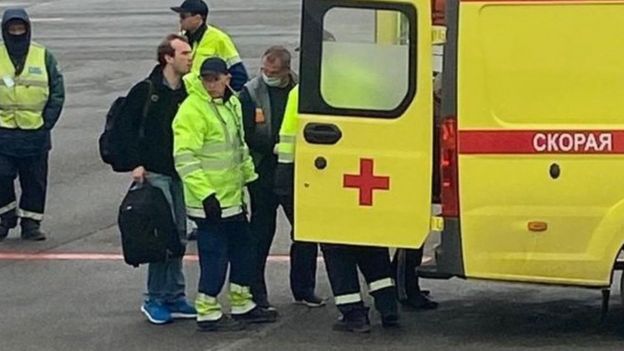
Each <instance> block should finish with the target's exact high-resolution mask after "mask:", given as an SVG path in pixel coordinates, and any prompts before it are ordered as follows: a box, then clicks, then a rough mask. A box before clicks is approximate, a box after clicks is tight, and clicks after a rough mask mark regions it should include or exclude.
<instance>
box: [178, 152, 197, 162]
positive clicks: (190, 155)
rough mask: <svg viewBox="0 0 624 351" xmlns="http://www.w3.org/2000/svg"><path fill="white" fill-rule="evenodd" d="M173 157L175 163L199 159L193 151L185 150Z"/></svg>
mask: <svg viewBox="0 0 624 351" xmlns="http://www.w3.org/2000/svg"><path fill="white" fill-rule="evenodd" d="M173 159H174V160H175V163H189V162H194V161H197V157H195V155H194V154H193V153H192V152H185V153H181V154H178V155H174V156H173Z"/></svg>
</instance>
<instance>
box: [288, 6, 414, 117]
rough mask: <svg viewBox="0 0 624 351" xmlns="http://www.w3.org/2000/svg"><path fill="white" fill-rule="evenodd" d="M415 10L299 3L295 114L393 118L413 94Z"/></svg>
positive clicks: (406, 105)
mask: <svg viewBox="0 0 624 351" xmlns="http://www.w3.org/2000/svg"><path fill="white" fill-rule="evenodd" d="M416 18H417V8H416V7H415V6H414V4H411V3H407V2H405V3H403V2H401V3H399V2H386V1H383V2H382V1H375V2H373V1H367V0H361V1H353V0H332V1H304V6H303V21H302V24H303V25H302V30H301V71H300V73H301V79H300V88H299V90H300V94H301V96H305V99H303V98H302V99H300V100H299V112H300V113H307V114H316V115H328V116H348V117H366V118H371V117H372V118H398V117H400V116H402V115H403V113H404V112H405V111H406V110H407V108H408V107H409V106H410V104H411V102H412V101H413V99H414V96H415V95H416V67H417V62H416V61H417V60H416V34H417V33H416V30H417V22H416Z"/></svg>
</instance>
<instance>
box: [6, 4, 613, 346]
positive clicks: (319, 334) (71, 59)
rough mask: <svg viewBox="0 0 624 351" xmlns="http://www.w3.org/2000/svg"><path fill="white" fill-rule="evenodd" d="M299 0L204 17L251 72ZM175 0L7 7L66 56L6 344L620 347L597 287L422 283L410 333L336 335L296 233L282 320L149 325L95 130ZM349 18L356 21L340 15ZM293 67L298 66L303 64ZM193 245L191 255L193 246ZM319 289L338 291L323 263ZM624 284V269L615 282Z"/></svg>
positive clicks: (278, 279)
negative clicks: (61, 103)
mask: <svg viewBox="0 0 624 351" xmlns="http://www.w3.org/2000/svg"><path fill="white" fill-rule="evenodd" d="M299 3H300V1H298V0H253V1H250V0H228V1H226V0H211V1H210V5H211V8H212V9H213V10H212V11H211V15H210V19H209V21H210V22H211V23H213V24H215V25H217V26H219V27H221V28H223V29H225V30H226V31H228V32H229V33H230V34H231V35H232V37H233V39H234V41H235V43H236V45H237V46H238V49H239V51H240V52H241V55H242V57H243V59H244V61H245V64H246V65H247V68H248V70H249V72H250V73H252V74H257V72H258V65H259V62H260V59H259V57H260V55H261V54H262V52H263V51H264V49H265V48H266V47H268V46H270V45H273V44H282V45H285V46H286V47H288V48H290V49H294V48H295V47H297V45H298V36H299V23H300V17H299V11H300V4H299ZM175 5H178V3H177V1H173V0H167V1H165V0H137V1H120V0H109V1H101V0H99V1H96V0H80V1H78V0H52V1H28V0H26V1H18V2H7V1H0V10H4V9H5V8H7V7H11V6H25V7H27V9H28V11H29V13H30V14H31V16H32V18H33V22H34V24H33V26H34V39H35V40H37V41H38V42H40V43H42V44H44V45H46V46H47V47H48V48H49V49H50V50H51V51H52V52H53V53H54V54H55V56H56V57H57V59H58V60H59V62H60V64H61V67H62V70H63V72H64V75H65V79H66V89H67V102H66V105H65V110H64V113H63V116H62V119H61V121H60V122H59V124H58V125H57V127H56V129H55V131H54V150H53V152H52V155H51V160H50V165H51V170H50V182H49V183H50V186H49V193H48V207H47V213H46V220H45V223H44V227H45V229H46V230H47V231H48V232H49V233H50V235H49V239H48V240H47V241H45V242H42V243H30V242H22V241H21V240H19V239H18V238H19V233H18V231H17V230H15V231H14V232H12V233H11V236H10V238H9V239H7V240H5V241H4V242H2V243H0V350H1V351H14V350H37V351H47V350H80V351H87V350H150V351H161V350H162V351H165V350H167V351H170V350H198V351H208V350H258V351H261V350H322V351H329V350H449V349H457V350H586V349H592V350H621V349H623V348H624V308H623V307H622V306H621V303H620V301H619V300H620V296H619V292H618V291H617V290H618V289H614V293H613V296H612V298H611V300H612V301H611V304H612V309H611V312H610V313H609V314H608V316H607V318H606V320H605V321H604V322H601V319H600V310H601V294H600V292H599V291H595V290H583V289H565V288H552V287H543V286H528V285H511V284H500V283H490V282H475V281H462V280H458V279H454V280H451V281H424V282H423V286H424V287H425V288H427V289H430V290H432V297H433V298H434V299H435V300H436V301H438V302H440V303H441V306H440V308H439V309H438V310H436V311H428V312H422V311H407V310H406V311H404V312H403V313H402V328H400V329H398V330H383V329H382V328H381V327H380V326H379V319H378V317H377V315H376V314H375V313H373V314H372V315H373V323H374V324H375V326H374V329H373V331H372V333H371V334H370V335H365V336H361V335H345V334H340V333H337V332H334V331H332V330H331V325H332V323H333V322H334V321H335V320H336V318H337V316H338V313H337V311H336V309H335V307H334V306H333V304H330V305H328V306H326V307H324V308H320V309H308V308H307V307H301V306H296V305H293V304H292V297H291V295H290V292H289V287H288V262H287V254H288V245H289V238H288V230H289V227H288V225H287V224H285V222H284V220H283V216H282V217H280V225H279V227H280V228H279V233H278V235H277V240H276V243H275V245H274V248H273V252H272V255H273V256H272V258H271V261H270V263H269V266H268V272H269V280H268V282H269V285H270V299H271V302H272V303H273V304H274V305H276V307H277V308H278V310H279V312H280V314H281V318H280V319H279V321H278V322H277V323H275V324H271V325H261V326H253V327H252V328H250V329H249V330H247V331H245V332H240V333H219V334H210V333H200V332H197V331H196V327H195V323H194V322H193V321H176V322H175V323H174V324H171V325H168V326H153V325H150V324H149V323H148V322H147V321H146V320H145V318H144V317H143V315H142V314H141V313H140V312H139V307H140V305H141V303H142V299H143V296H142V293H143V292H144V290H145V281H146V269H145V268H139V269H134V268H132V267H129V266H127V265H125V264H124V263H123V261H122V260H121V259H120V256H119V253H120V243H119V235H118V231H117V228H116V216H117V207H118V206H119V203H120V201H121V198H122V197H123V195H124V192H125V190H126V189H127V187H128V185H129V176H128V175H123V174H122V175H120V174H114V173H112V172H111V171H110V169H109V168H108V166H107V165H104V164H103V163H102V162H101V161H100V159H99V156H98V152H97V138H98V136H99V134H100V132H101V130H102V127H103V122H104V116H105V114H106V111H107V109H108V106H109V105H110V103H111V102H112V101H113V100H114V99H115V97H117V96H119V95H123V94H125V92H126V91H127V90H128V89H129V88H130V87H131V85H132V84H133V83H135V82H137V81H139V80H141V79H143V78H144V77H145V76H146V75H147V74H148V72H149V71H150V69H151V67H152V66H153V65H154V64H155V56H156V54H155V51H156V47H157V45H158V43H159V41H160V40H161V38H163V37H164V36H165V35H166V34H167V33H169V32H174V31H177V26H178V25H177V16H176V15H175V14H174V13H172V12H171V11H169V7H170V6H175ZM345 20H348V19H345ZM295 65H296V63H295ZM192 246H193V245H191V248H190V250H189V251H191V254H192V252H194V251H195V249H194V248H193V247H192ZM192 258H193V257H192V256H189V260H188V261H187V262H186V265H185V273H186V276H187V293H188V295H189V297H190V298H191V299H192V298H194V296H195V293H196V287H197V276H198V269H197V262H195V261H194V260H193V259H192ZM318 281H319V284H318V286H319V287H318V292H319V294H320V295H323V296H330V292H329V287H328V283H327V278H326V274H325V270H324V266H323V265H322V264H321V265H320V267H319V276H318ZM615 281H616V282H618V283H619V275H617V276H616V279H615Z"/></svg>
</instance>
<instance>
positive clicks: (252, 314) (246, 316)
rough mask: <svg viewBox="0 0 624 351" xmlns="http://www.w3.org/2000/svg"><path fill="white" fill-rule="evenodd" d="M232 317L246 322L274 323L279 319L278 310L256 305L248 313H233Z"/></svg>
mask: <svg viewBox="0 0 624 351" xmlns="http://www.w3.org/2000/svg"><path fill="white" fill-rule="evenodd" d="M232 318H234V320H236V321H239V322H245V323H274V322H275V321H276V320H277V311H275V310H273V311H270V310H267V309H264V308H261V307H259V306H256V307H254V309H253V310H251V311H249V312H247V313H243V314H233V315H232Z"/></svg>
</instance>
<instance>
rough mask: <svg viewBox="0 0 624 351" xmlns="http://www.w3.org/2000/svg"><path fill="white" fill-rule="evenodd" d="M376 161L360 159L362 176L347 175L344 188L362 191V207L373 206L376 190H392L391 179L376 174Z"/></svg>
mask: <svg viewBox="0 0 624 351" xmlns="http://www.w3.org/2000/svg"><path fill="white" fill-rule="evenodd" d="M374 168H375V161H374V160H371V159H366V158H363V159H360V174H345V175H344V187H345V188H355V189H359V190H360V206H373V191H374V190H390V177H378V176H375V174H374Z"/></svg>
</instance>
